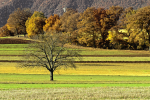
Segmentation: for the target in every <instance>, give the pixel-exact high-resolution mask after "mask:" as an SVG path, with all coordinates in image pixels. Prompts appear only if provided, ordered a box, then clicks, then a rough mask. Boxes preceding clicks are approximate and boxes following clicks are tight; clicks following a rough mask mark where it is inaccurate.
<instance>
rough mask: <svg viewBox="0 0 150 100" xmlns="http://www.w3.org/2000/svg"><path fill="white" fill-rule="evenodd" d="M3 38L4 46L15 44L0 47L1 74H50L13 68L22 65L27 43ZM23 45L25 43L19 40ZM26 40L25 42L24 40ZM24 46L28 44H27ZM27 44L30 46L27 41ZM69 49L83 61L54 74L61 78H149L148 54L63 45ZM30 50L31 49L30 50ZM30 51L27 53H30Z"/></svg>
mask: <svg viewBox="0 0 150 100" xmlns="http://www.w3.org/2000/svg"><path fill="white" fill-rule="evenodd" d="M7 39H8V38H6V39H5V38H3V39H2V40H4V41H3V43H14V42H12V41H17V43H18V44H0V47H1V48H0V68H1V70H0V73H24V74H28V73H29V74H49V72H48V71H47V70H45V69H43V68H42V69H41V68H39V69H38V68H37V69H36V70H35V69H34V68H33V69H21V68H16V66H18V65H19V63H20V62H24V61H25V60H26V59H25V57H26V56H25V55H24V54H25V53H27V51H26V47H28V44H20V43H19V42H20V39H19V41H18V40H15V39H11V38H9V39H10V41H11V42H8V41H7ZM21 41H22V42H21V43H23V42H26V41H25V40H21ZM27 41H28V40H27ZM26 43H27V42H26ZM28 43H31V41H30V42H28ZM66 47H68V49H70V50H79V53H80V54H81V55H82V61H76V62H75V63H76V65H77V69H76V70H74V69H68V70H64V69H63V68H62V69H59V70H58V71H56V72H55V74H64V75H70V74H71V75H138V76H140V75H141V76H149V75H150V73H149V72H150V67H149V65H150V52H149V51H140V50H139V51H132V50H104V49H98V48H96V49H95V48H94V49H93V48H90V47H80V46H75V45H66ZM31 50H32V49H31ZM29 52H30V51H29Z"/></svg>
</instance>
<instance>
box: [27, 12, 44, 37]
mask: <svg viewBox="0 0 150 100" xmlns="http://www.w3.org/2000/svg"><path fill="white" fill-rule="evenodd" d="M45 20H46V18H45V16H44V14H43V13H42V12H37V11H35V12H34V13H33V15H32V16H31V17H30V18H28V20H27V21H26V23H25V25H26V27H27V28H26V31H27V33H28V37H30V38H31V37H33V36H34V35H38V34H41V33H43V26H44V25H45Z"/></svg>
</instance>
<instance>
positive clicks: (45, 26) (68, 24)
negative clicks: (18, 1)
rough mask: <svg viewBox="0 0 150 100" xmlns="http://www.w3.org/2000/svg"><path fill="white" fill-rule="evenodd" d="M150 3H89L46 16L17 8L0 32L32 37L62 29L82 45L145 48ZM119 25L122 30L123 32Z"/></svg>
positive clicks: (72, 41) (147, 42)
mask: <svg viewBox="0 0 150 100" xmlns="http://www.w3.org/2000/svg"><path fill="white" fill-rule="evenodd" d="M149 16H150V6H146V7H143V8H139V9H137V10H134V9H133V8H132V7H129V8H126V9H124V8H122V7H119V6H112V7H110V8H109V9H103V8H97V9H96V8H94V7H89V8H87V9H86V10H85V11H84V12H83V13H79V12H77V11H76V10H74V9H67V10H66V12H65V13H64V14H63V15H62V16H59V15H57V14H54V15H53V16H52V15H51V16H50V17H48V18H46V17H45V16H44V14H43V13H42V12H37V11H35V12H34V13H32V11H31V10H30V9H23V10H21V9H20V8H18V9H17V10H16V11H14V12H13V13H12V14H10V16H9V18H8V20H7V23H6V25H5V26H3V27H2V28H0V36H7V35H18V34H24V35H26V34H27V36H28V37H30V38H32V37H34V36H35V35H38V34H44V33H46V32H47V33H48V32H49V31H56V33H57V32H62V34H67V35H68V36H69V37H70V39H69V41H68V42H71V43H75V44H80V45H83V46H92V47H95V48H96V47H99V48H115V49H146V48H148V46H149V41H150V35H149V31H150V26H149V24H150V17H149ZM120 29H122V30H123V31H122V32H121V31H120Z"/></svg>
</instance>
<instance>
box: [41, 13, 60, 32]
mask: <svg viewBox="0 0 150 100" xmlns="http://www.w3.org/2000/svg"><path fill="white" fill-rule="evenodd" d="M45 23H46V24H45V26H43V30H44V31H45V32H47V31H51V30H55V31H60V18H59V16H58V15H57V14H54V16H52V15H51V16H50V17H49V18H48V19H46V20H45Z"/></svg>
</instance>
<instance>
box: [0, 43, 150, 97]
mask: <svg viewBox="0 0 150 100" xmlns="http://www.w3.org/2000/svg"><path fill="white" fill-rule="evenodd" d="M0 47H1V48H0V61H1V62H0V99H2V100H3V99H14V100H21V99H24V98H26V99H54V100H56V99H62V100H64V99H69V100H70V99H71V100H72V99H73V100H83V99H86V100H97V99H111V100H112V99H150V95H149V94H150V87H149V86H150V77H149V76H150V66H149V65H150V63H149V62H148V63H130V61H139V62H140V61H150V57H149V55H150V52H149V51H142V50H139V51H134V50H133V51H132V50H105V49H93V48H90V47H79V46H71V45H66V47H68V49H69V50H78V51H79V53H80V55H82V61H114V63H100V62H99V63H89V62H87V63H75V65H76V66H77V68H76V69H73V68H68V69H65V68H63V67H62V68H60V69H58V70H56V71H55V72H54V81H49V78H50V76H49V72H48V71H47V70H46V69H44V68H42V67H34V68H20V67H19V66H20V64H21V63H20V62H17V61H20V60H23V61H24V60H25V56H24V55H25V53H28V52H27V51H26V47H28V44H0ZM32 50H33V49H31V51H32ZM4 60H6V62H3V61H4ZM12 60H15V61H16V62H11V61H12ZM115 61H129V63H117V62H115Z"/></svg>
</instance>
